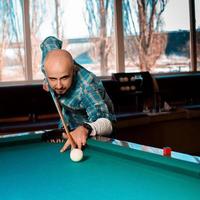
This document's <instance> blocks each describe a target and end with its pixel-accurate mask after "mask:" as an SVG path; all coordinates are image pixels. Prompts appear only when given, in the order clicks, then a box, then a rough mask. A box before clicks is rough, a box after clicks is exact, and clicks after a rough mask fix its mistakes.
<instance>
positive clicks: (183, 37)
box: [123, 0, 190, 73]
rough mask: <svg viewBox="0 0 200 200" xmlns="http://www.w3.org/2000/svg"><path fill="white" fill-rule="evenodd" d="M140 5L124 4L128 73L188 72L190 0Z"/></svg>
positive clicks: (126, 68)
mask: <svg viewBox="0 0 200 200" xmlns="http://www.w3.org/2000/svg"><path fill="white" fill-rule="evenodd" d="M141 2H142V1H135V0H124V1H123V19H124V35H125V37H124V46H125V70H126V71H150V72H153V73H158V72H175V71H189V63H190V59H189V5H188V0H182V1H181V4H180V0H169V1H154V2H155V4H154V3H153V1H152V4H150V3H149V1H145V4H146V5H145V6H144V5H143V4H142V3H141ZM144 7H145V8H144ZM180 7H181V8H180ZM143 10H145V12H143ZM153 13H154V14H153ZM152 16H153V17H152Z"/></svg>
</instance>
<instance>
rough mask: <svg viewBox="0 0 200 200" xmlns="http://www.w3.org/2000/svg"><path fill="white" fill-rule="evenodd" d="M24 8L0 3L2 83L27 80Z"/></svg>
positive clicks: (13, 0) (18, 3)
mask: <svg viewBox="0 0 200 200" xmlns="http://www.w3.org/2000/svg"><path fill="white" fill-rule="evenodd" d="M22 13H23V6H22V4H21V1H20V0H10V1H0V81H4V82H6V81H10V80H15V81H17V80H25V70H26V69H25V65H24V40H23V39H24V36H23V26H22V24H23V20H22Z"/></svg>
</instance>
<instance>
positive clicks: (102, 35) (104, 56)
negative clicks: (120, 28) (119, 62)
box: [86, 0, 113, 75]
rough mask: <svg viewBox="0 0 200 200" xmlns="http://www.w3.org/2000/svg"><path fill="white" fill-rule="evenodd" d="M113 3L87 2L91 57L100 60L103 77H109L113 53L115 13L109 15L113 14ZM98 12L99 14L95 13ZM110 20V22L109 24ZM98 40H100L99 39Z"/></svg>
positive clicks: (102, 0)
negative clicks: (109, 62) (91, 44)
mask: <svg viewBox="0 0 200 200" xmlns="http://www.w3.org/2000/svg"><path fill="white" fill-rule="evenodd" d="M112 2H113V1H109V0H98V1H93V0H86V9H87V14H88V16H87V17H86V23H87V27H88V31H89V34H90V38H91V41H92V42H93V44H94V45H93V47H94V48H93V51H92V52H90V53H91V57H92V58H93V59H94V60H97V59H99V61H100V71H101V75H107V71H108V56H109V55H110V53H111V51H112V46H113V42H112V38H111V36H112V32H113V18H112V17H113V13H112V14H111V15H109V12H108V10H109V9H110V11H111V12H112V10H113V9H112V8H111V6H112ZM94 10H97V12H94ZM109 20H110V22H109ZM108 22H109V24H110V26H109V25H108ZM97 38H98V39H97Z"/></svg>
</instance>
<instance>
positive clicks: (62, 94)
mask: <svg viewBox="0 0 200 200" xmlns="http://www.w3.org/2000/svg"><path fill="white" fill-rule="evenodd" d="M61 48H62V42H61V41H60V40H58V39H57V38H55V37H52V36H50V37H48V38H46V39H45V40H44V41H43V43H42V44H41V50H42V71H43V73H44V74H45V77H46V83H47V84H48V86H50V89H52V90H53V91H54V93H55V95H56V96H57V98H58V100H59V102H60V105H61V107H62V113H63V116H64V119H65V122H66V124H67V125H68V127H69V129H70V131H71V132H70V134H71V135H72V137H73V139H74V142H75V143H76V145H77V146H78V148H80V149H81V148H82V146H84V145H85V144H86V141H87V138H88V136H90V135H91V136H95V135H105V134H110V133H111V132H112V130H113V127H112V122H113V121H115V116H114V114H113V105H112V102H111V100H110V98H109V97H108V95H107V93H106V91H105V89H104V87H103V84H102V82H101V81H100V80H99V79H98V78H97V77H96V76H95V75H94V74H93V73H91V72H89V71H88V70H86V69H85V68H83V67H82V66H80V65H79V64H77V63H76V62H75V61H74V60H73V58H72V56H71V54H70V53H69V52H68V51H66V50H63V49H61ZM47 84H44V89H45V90H48V87H47ZM64 136H65V137H67V135H66V134H65V135H64ZM69 146H70V142H69V140H67V141H66V143H65V144H64V146H63V148H62V149H61V152H63V151H65V150H66V149H67V148H68V147H69Z"/></svg>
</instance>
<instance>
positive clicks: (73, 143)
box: [48, 83, 76, 149]
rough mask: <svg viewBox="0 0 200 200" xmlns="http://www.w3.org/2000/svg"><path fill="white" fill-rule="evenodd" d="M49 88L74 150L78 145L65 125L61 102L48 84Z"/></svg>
mask: <svg viewBox="0 0 200 200" xmlns="http://www.w3.org/2000/svg"><path fill="white" fill-rule="evenodd" d="M48 88H49V91H50V94H51V97H52V99H53V101H54V104H55V106H56V109H57V111H58V114H59V116H60V119H61V121H62V124H63V127H64V129H65V132H66V134H67V137H68V139H69V141H70V144H71V147H72V148H73V149H74V148H76V143H75V142H74V140H73V138H72V136H71V134H70V132H69V130H68V128H67V126H66V124H65V120H64V117H63V114H62V111H61V107H60V104H59V102H58V99H57V97H56V96H55V94H54V91H53V90H52V88H51V87H50V85H49V83H48Z"/></svg>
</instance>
